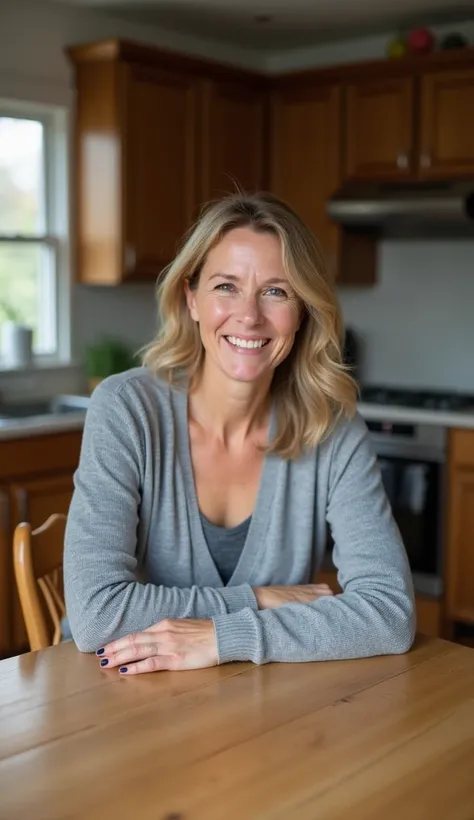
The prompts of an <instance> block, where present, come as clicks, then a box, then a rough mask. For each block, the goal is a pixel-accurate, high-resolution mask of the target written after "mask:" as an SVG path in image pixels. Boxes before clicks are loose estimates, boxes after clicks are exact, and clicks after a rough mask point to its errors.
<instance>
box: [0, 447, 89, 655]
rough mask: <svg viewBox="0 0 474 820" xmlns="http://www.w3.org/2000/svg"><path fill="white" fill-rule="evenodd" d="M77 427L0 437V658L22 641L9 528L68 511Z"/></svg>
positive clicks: (19, 646)
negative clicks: (55, 432)
mask: <svg viewBox="0 0 474 820" xmlns="http://www.w3.org/2000/svg"><path fill="white" fill-rule="evenodd" d="M81 438H82V431H76V432H64V433H57V434H54V433H52V434H47V435H38V436H31V437H28V438H23V439H22V438H18V439H7V440H4V441H0V482H1V483H0V658H1V657H5V656H8V655H12V654H17V653H18V652H20V651H22V650H23V649H24V648H26V646H27V639H26V632H25V629H24V626H23V618H22V615H21V609H20V603H19V600H18V597H17V593H16V585H15V580H14V575H13V560H12V558H13V556H12V549H13V529H14V527H15V526H16V524H18V523H19V521H22V520H27V521H29V522H30V523H31V524H32V526H33V527H35V528H36V527H38V526H40V525H41V524H42V523H43V522H44V521H45V520H46V519H47V518H48V517H49V516H50V515H51V514H52V513H55V512H62V513H67V511H68V508H69V503H70V500H71V496H72V492H73V475H74V471H75V469H76V467H77V464H78V462H79V452H80V446H81Z"/></svg>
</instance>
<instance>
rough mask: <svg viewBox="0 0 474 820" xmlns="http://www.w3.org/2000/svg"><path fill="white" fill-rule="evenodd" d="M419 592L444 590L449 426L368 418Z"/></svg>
mask: <svg viewBox="0 0 474 820" xmlns="http://www.w3.org/2000/svg"><path fill="white" fill-rule="evenodd" d="M366 424H367V427H368V429H369V430H370V433H371V436H372V440H373V445H374V447H375V452H376V454H377V458H378V461H379V465H380V469H381V472H382V480H383V483H384V487H385V491H386V493H387V496H388V499H389V501H390V504H391V507H392V511H393V515H394V518H395V520H396V522H397V524H398V527H399V529H400V532H401V535H402V539H403V543H404V545H405V549H406V551H407V555H408V560H409V562H410V567H411V570H412V574H413V582H414V586H415V589H416V591H417V592H419V593H422V594H426V595H433V596H436V597H440V596H441V595H442V594H443V556H444V530H445V499H446V489H447V480H446V455H447V429H446V428H445V427H443V426H441V425H437V424H412V423H406V422H397V421H371V420H368V421H367V422H366Z"/></svg>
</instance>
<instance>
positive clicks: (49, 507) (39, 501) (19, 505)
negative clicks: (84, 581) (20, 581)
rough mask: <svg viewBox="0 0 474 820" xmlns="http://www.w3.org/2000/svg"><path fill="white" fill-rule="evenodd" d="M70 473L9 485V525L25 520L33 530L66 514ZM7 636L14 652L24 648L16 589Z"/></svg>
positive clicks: (72, 487) (71, 478) (68, 503)
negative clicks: (10, 510) (10, 513)
mask: <svg viewBox="0 0 474 820" xmlns="http://www.w3.org/2000/svg"><path fill="white" fill-rule="evenodd" d="M73 489H74V485H73V476H72V472H69V473H65V474H63V475H57V476H52V477H46V478H37V479H34V480H31V481H28V480H27V481H24V482H22V483H21V485H18V484H14V485H12V486H11V489H10V492H11V501H12V517H13V525H14V526H16V524H18V523H19V522H20V521H28V523H30V524H31V526H32V527H33V528H34V529H36V528H37V527H39V526H41V524H43V523H44V522H45V521H46V520H47V519H48V518H49V516H50V515H53V513H64V514H65V515H67V512H68V509H69V505H70V503H71V498H72V493H73ZM11 635H12V642H13V646H14V647H15V651H17V652H18V651H20V650H21V649H25V648H26V647H27V646H28V638H27V635H26V629H25V624H24V621H23V614H22V611H21V605H20V600H19V598H18V593H17V590H16V586H15V587H14V590H13V595H12V596H11Z"/></svg>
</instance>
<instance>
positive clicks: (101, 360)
mask: <svg viewBox="0 0 474 820" xmlns="http://www.w3.org/2000/svg"><path fill="white" fill-rule="evenodd" d="M137 364H138V362H137V359H136V357H135V355H134V354H133V353H132V352H131V350H130V348H129V347H127V346H126V345H125V344H123V342H120V341H118V340H117V339H110V338H103V339H100V340H99V341H97V342H94V343H93V344H89V345H88V346H87V347H86V350H85V356H84V365H85V371H86V376H87V379H88V385H89V390H90V392H91V393H92V391H93V390H94V389H95V388H96V387H97V385H98V384H99V383H100V382H101V381H102V380H103V379H105V378H107V376H112V375H113V374H114V373H122V372H123V371H124V370H128V369H129V368H130V367H136V366H137Z"/></svg>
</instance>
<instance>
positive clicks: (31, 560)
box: [13, 513, 66, 651]
mask: <svg viewBox="0 0 474 820" xmlns="http://www.w3.org/2000/svg"><path fill="white" fill-rule="evenodd" d="M65 529H66V516H65V515H62V514H59V513H58V514H56V515H51V516H50V517H49V518H48V520H47V521H45V523H44V524H42V526H41V527H39V528H38V529H37V530H33V531H32V529H31V525H30V524H18V526H17V527H16V528H15V533H14V537H13V563H14V569H15V578H16V584H17V588H18V595H19V597H20V603H21V609H22V612H23V618H24V620H25V625H26V632H27V635H28V640H29V643H30V649H31V651H36V650H37V649H45V648H46V647H47V646H55V645H56V644H58V643H59V642H60V640H61V637H62V631H61V620H62V619H63V618H64V617H65V615H66V608H65V605H64V592H63V569H62V567H63V551H64V533H65ZM40 591H41V594H42V597H41V595H40ZM48 615H49V617H48Z"/></svg>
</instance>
